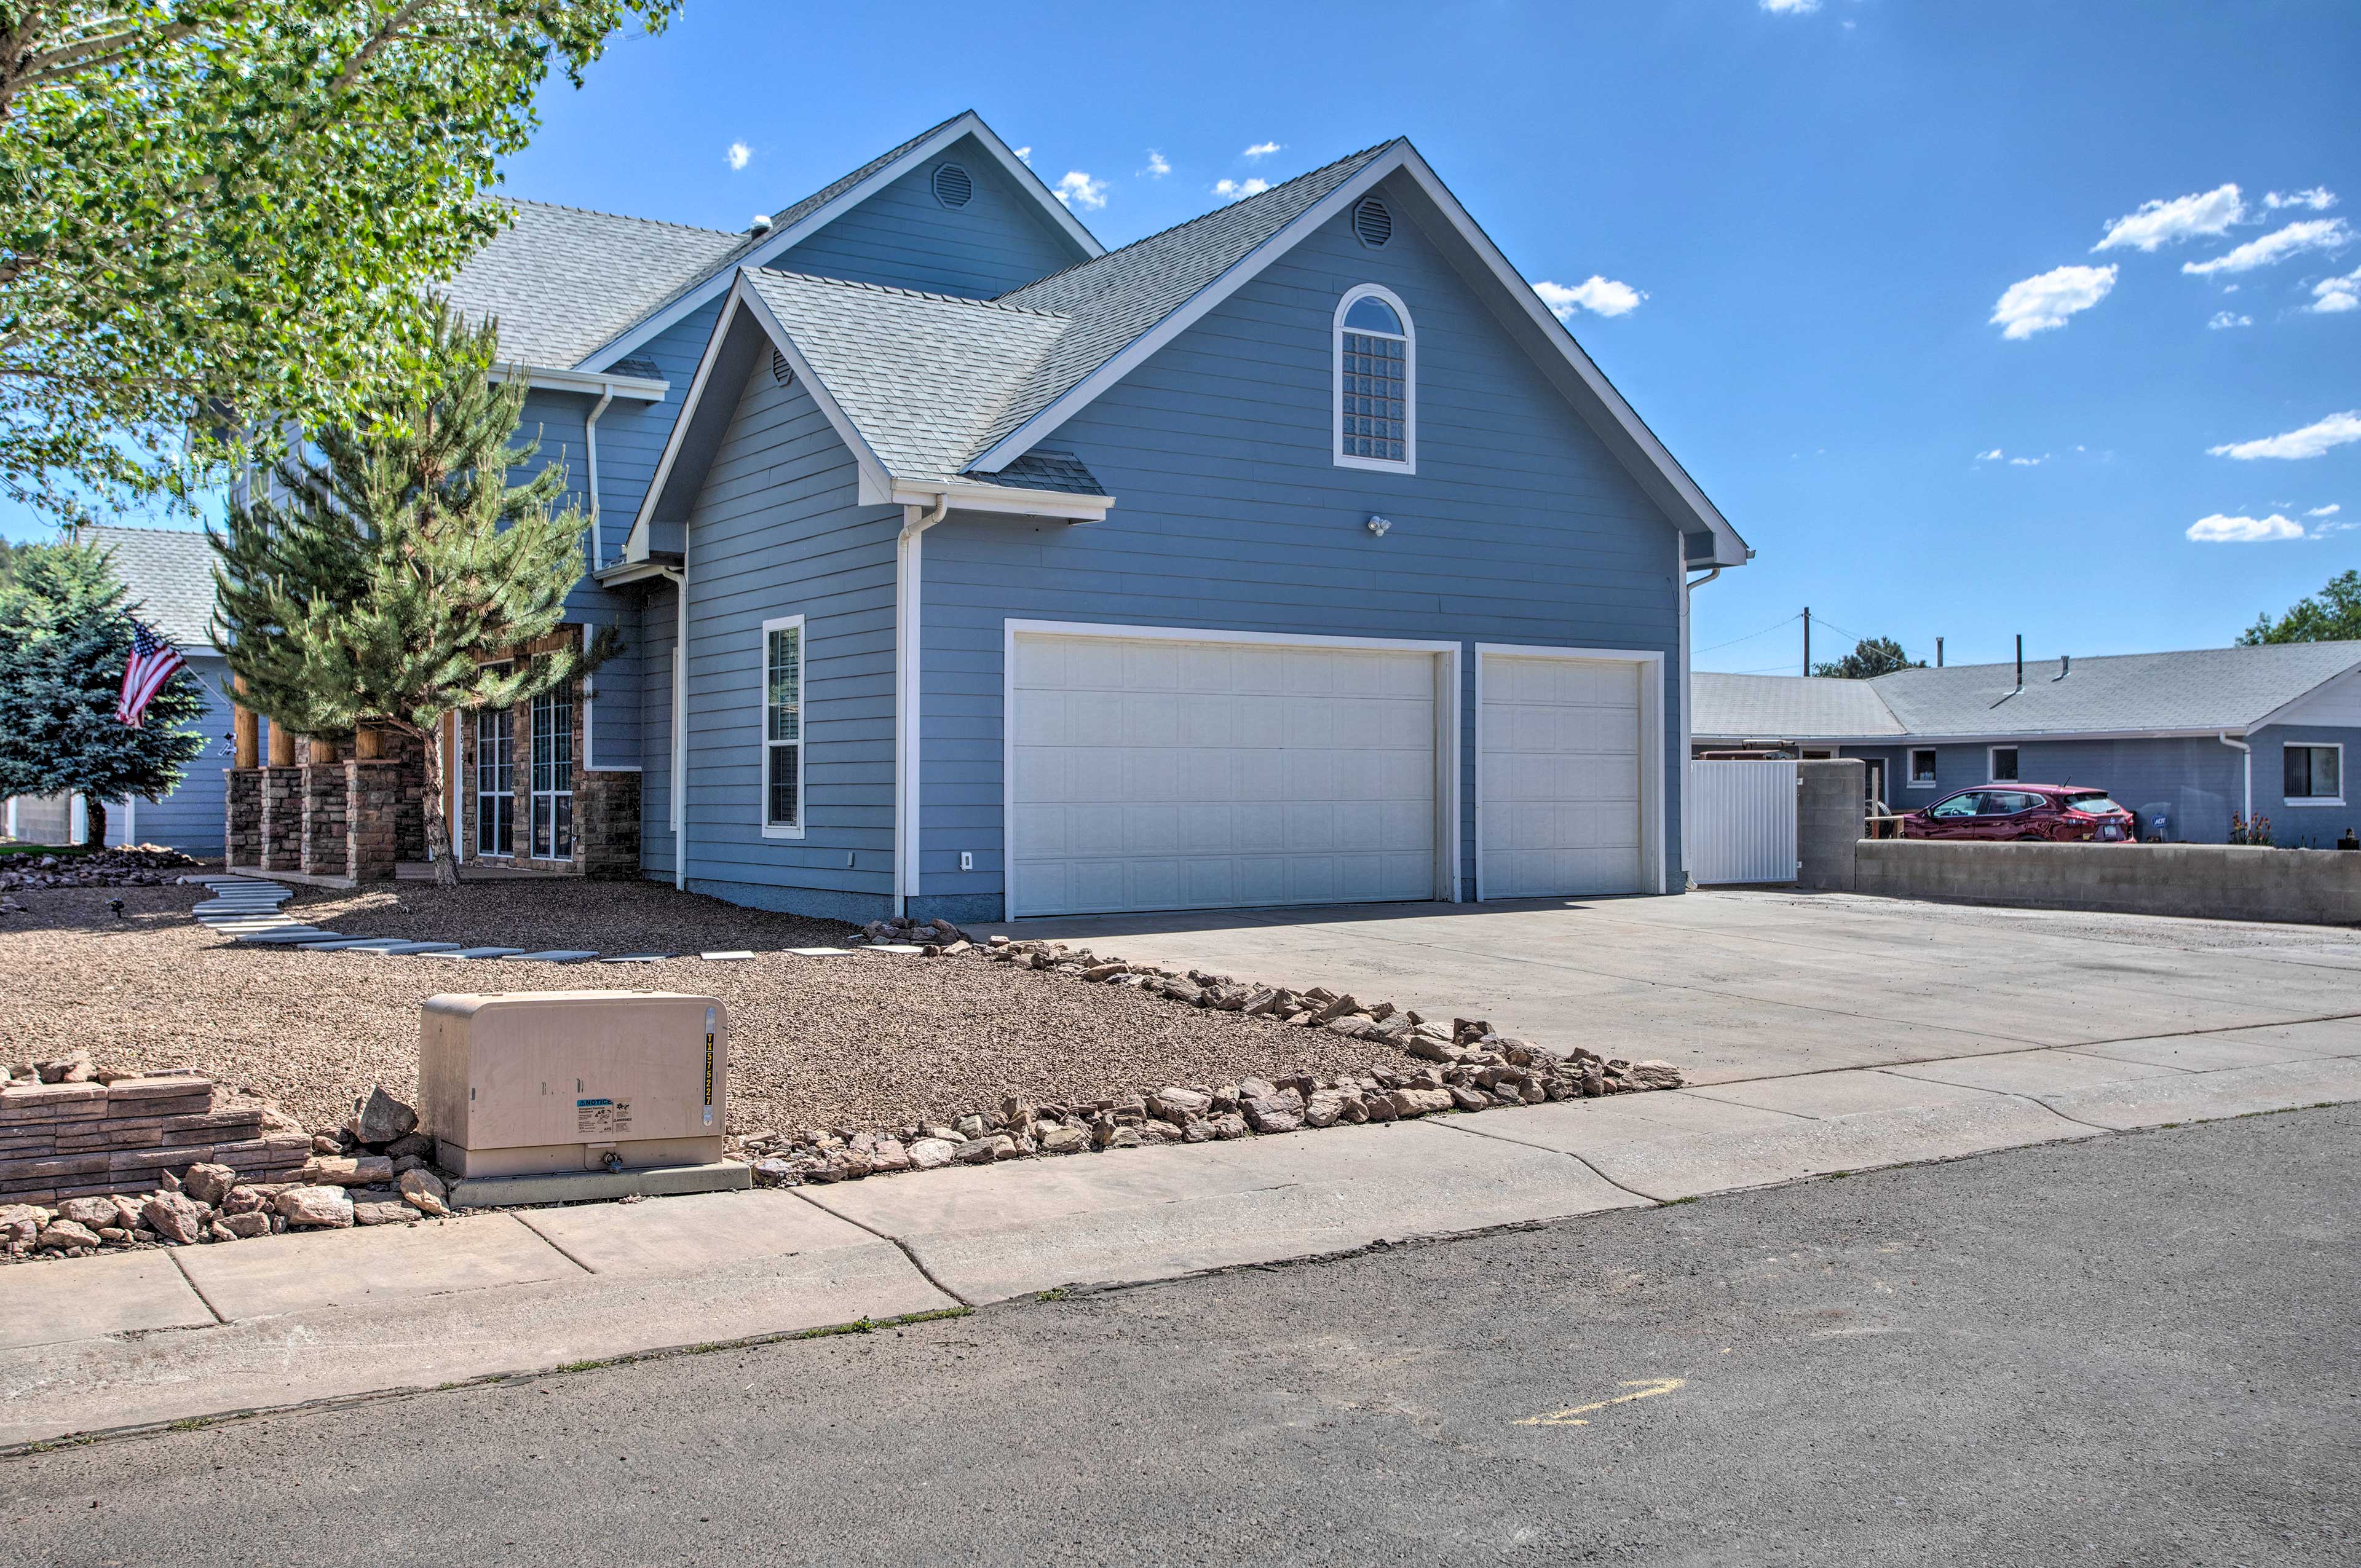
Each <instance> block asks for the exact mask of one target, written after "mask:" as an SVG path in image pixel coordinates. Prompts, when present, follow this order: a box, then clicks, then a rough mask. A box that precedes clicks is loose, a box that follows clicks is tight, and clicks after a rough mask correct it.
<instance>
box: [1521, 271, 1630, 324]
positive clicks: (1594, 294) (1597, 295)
mask: <svg viewBox="0 0 2361 1568" xmlns="http://www.w3.org/2000/svg"><path fill="white" fill-rule="evenodd" d="M1533 292H1534V293H1536V294H1539V295H1540V296H1541V297H1542V303H1543V304H1544V305H1547V306H1548V307H1549V308H1550V313H1551V314H1552V315H1554V316H1555V317H1557V319H1558V320H1560V321H1571V320H1573V319H1574V315H1575V313H1576V312H1577V311H1588V312H1589V313H1591V314H1592V315H1595V316H1628V315H1630V314H1631V313H1632V312H1633V311H1636V310H1638V309H1639V308H1640V302H1641V301H1642V300H1644V299H1646V298H1647V297H1648V296H1647V294H1646V293H1645V292H1643V291H1641V290H1638V289H1634V288H1633V287H1631V284H1629V283H1619V282H1617V281H1616V280H1614V279H1612V278H1602V277H1600V276H1599V275H1598V273H1596V272H1594V273H1592V274H1591V275H1590V276H1589V277H1588V278H1586V279H1584V280H1582V281H1581V282H1579V283H1577V284H1576V285H1575V286H1574V287H1573V288H1571V289H1569V288H1567V287H1566V286H1565V284H1563V283H1553V282H1550V281H1549V280H1546V279H1543V280H1541V281H1540V282H1537V283H1535V284H1534V285H1533Z"/></svg>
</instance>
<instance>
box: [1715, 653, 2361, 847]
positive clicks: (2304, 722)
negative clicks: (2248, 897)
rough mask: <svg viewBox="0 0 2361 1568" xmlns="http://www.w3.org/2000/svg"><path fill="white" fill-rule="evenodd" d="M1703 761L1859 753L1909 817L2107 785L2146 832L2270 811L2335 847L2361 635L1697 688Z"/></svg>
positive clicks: (2347, 816) (2216, 827)
mask: <svg viewBox="0 0 2361 1568" xmlns="http://www.w3.org/2000/svg"><path fill="white" fill-rule="evenodd" d="M1693 688H1694V692H1695V700H1696V704H1697V713H1696V718H1695V724H1694V729H1693V740H1694V747H1695V751H1696V752H1697V755H1700V756H1705V755H1709V754H1717V753H1719V754H1725V755H1726V754H1732V753H1736V754H1749V753H1752V754H1759V755H1772V754H1785V755H1791V756H1813V755H1822V756H1828V755H1835V756H1845V757H1861V758H1863V759H1865V760H1866V761H1867V762H1868V763H1869V769H1870V776H1869V781H1868V786H1869V791H1870V794H1871V795H1872V796H1873V797H1875V798H1878V799H1882V800H1883V801H1885V802H1887V803H1888V804H1889V805H1890V806H1892V807H1893V808H1894V810H1897V811H1908V810H1914V809H1916V807H1918V806H1926V805H1928V804H1930V803H1932V802H1934V801H1936V800H1939V799H1941V798H1942V797H1943V796H1945V795H1949V794H1951V793H1952V792H1954V791H1956V790H1960V789H1966V788H1972V787H1973V786H1975V785H1977V784H1989V783H2007V782H2011V781H2023V782H2026V783H2037V784H2091V785H2094V786H2096V787H2098V788H2102V789H2104V790H2106V791H2107V792H2108V793H2109V794H2110V795H2114V798H2115V799H2116V800H2118V801H2120V802H2122V803H2123V804H2124V805H2125V806H2129V807H2130V808H2131V809H2132V810H2133V811H2135V812H2136V813H2138V815H2139V818H2140V829H2141V832H2142V833H2143V834H2144V835H2149V834H2153V833H2155V832H2156V831H2157V828H2156V823H2157V820H2158V818H2161V819H2162V821H2163V828H2162V836H2163V837H2165V838H2167V839H2173V840H2176V841H2180V842H2187V843H2210V844H2218V843H2222V842H2224V841H2225V840H2226V839H2228V837H2229V833H2230V824H2231V818H2232V817H2234V816H2235V817H2247V818H2252V817H2256V816H2257V815H2259V816H2262V817H2268V818H2269V819H2270V822H2271V828H2272V834H2273V838H2274V839H2275V841H2276V842H2278V843H2279V844H2282V845H2290V846H2295V847H2299V848H2301V847H2307V846H2309V847H2312V848H2318V849H2326V848H2328V847H2330V846H2331V845H2333V844H2334V842H2335V841H2336V839H2337V838H2338V836H2339V835H2340V834H2342V833H2343V832H2344V831H2345V828H2346V827H2347V826H2348V825H2350V824H2351V823H2352V822H2354V821H2355V820H2356V818H2361V809H2348V808H2347V805H2346V803H2347V802H2348V800H2354V801H2355V806H2356V807H2361V800H2355V797H2353V796H2349V795H2346V794H2345V764H2346V761H2347V758H2348V754H2355V753H2361V642H2283V643H2273V644H2270V645H2268V646H2265V647H2259V648H2202V649H2196V650H2193V651H2191V652H2180V653H2127V654H2122V655H2118V656H2114V657H2110V658H2097V659H2073V660H2049V661H2042V662H2029V663H2026V665H2025V668H2024V679H2023V683H2022V685H2021V686H2020V685H2019V682H2018V678H2017V668H2016V666H2015V664H2014V663H2007V664H1954V665H1951V666H1950V667H1949V668H1946V669H1916V670H1896V671H1894V673H1892V674H1884V675H1879V676H1877V677H1876V678H1874V679H1872V680H1866V681H1844V680H1829V679H1825V678H1821V677H1810V678H1806V677H1805V676H1801V675H1725V674H1709V673H1704V672H1700V673H1698V674H1697V675H1695V676H1694V677H1693Z"/></svg>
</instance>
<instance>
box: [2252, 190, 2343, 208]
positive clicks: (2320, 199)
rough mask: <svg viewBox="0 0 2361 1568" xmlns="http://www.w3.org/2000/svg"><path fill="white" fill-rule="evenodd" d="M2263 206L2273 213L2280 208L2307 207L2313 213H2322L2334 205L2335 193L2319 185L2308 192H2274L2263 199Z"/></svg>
mask: <svg viewBox="0 0 2361 1568" xmlns="http://www.w3.org/2000/svg"><path fill="white" fill-rule="evenodd" d="M2263 205H2264V206H2266V207H2268V208H2270V209H2272V210H2273V211H2274V212H2276V211H2277V210H2278V209H2279V208H2281V207H2309V208H2311V209H2312V211H2313V212H2315V213H2324V212H2326V211H2328V209H2329V208H2331V207H2333V206H2334V205H2336V192H2334V191H2331V190H2328V189H2326V188H2325V187H2323V186H2319V185H2314V186H2312V188H2311V189H2310V190H2308V191H2287V192H2280V191H2274V192H2271V193H2270V194H2269V195H2268V196H2265V197H2264V198H2263Z"/></svg>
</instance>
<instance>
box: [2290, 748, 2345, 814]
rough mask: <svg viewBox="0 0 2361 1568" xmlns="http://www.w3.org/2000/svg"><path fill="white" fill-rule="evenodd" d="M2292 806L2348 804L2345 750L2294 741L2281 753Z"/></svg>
mask: <svg viewBox="0 0 2361 1568" xmlns="http://www.w3.org/2000/svg"><path fill="white" fill-rule="evenodd" d="M2280 756H2281V758H2282V759H2283V760H2282V762H2281V766H2282V767H2283V768H2284V769H2285V770H2286V794H2287V803H2288V804H2289V805H2290V806H2342V805H2344V804H2345V748H2344V747H2343V746H2341V745H2321V744H2318V743H2316V742H2309V741H2290V743H2289V744H2288V746H2287V747H2286V748H2285V750H2284V751H2281V753H2280Z"/></svg>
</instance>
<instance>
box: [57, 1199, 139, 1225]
mask: <svg viewBox="0 0 2361 1568" xmlns="http://www.w3.org/2000/svg"><path fill="white" fill-rule="evenodd" d="M58 1218H59V1219H60V1220H71V1221H72V1222H73V1223H75V1224H77V1225H80V1226H82V1228H83V1229H85V1230H92V1231H95V1230H98V1229H101V1228H102V1227H104V1226H109V1225H115V1226H121V1225H122V1224H123V1216H122V1215H121V1213H120V1212H117V1210H116V1209H115V1200H114V1199H112V1198H69V1199H67V1200H66V1201H64V1202H62V1203H60V1204H59V1205H58ZM125 1228H126V1229H127V1228H128V1227H125Z"/></svg>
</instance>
